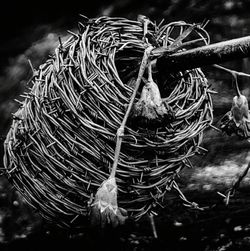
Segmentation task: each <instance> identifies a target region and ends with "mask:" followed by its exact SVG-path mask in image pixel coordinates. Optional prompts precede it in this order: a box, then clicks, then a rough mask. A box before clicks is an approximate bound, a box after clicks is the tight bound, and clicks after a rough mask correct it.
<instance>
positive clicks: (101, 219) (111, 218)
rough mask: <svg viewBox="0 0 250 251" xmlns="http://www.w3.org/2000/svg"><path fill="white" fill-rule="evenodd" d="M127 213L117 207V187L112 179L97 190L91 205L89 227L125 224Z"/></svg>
mask: <svg viewBox="0 0 250 251" xmlns="http://www.w3.org/2000/svg"><path fill="white" fill-rule="evenodd" d="M126 219H127V212H126V210H125V209H123V208H119V207H118V205H117V185H116V181H115V178H114V177H110V178H108V179H107V180H105V181H104V182H103V183H102V185H101V186H100V187H99V189H98V190H97V193H96V195H95V199H94V202H93V203H92V205H91V225H92V226H100V227H102V228H104V227H105V226H108V225H111V226H112V227H117V226H118V225H122V224H124V223H125V221H126Z"/></svg>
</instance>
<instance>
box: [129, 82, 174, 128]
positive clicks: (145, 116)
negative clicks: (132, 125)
mask: <svg viewBox="0 0 250 251" xmlns="http://www.w3.org/2000/svg"><path fill="white" fill-rule="evenodd" d="M131 116H132V118H133V119H135V118H136V119H137V121H136V122H137V123H138V121H139V124H141V125H143V124H144V125H146V126H149V125H160V124H162V122H164V120H167V119H168V120H169V119H171V118H172V117H173V113H172V112H171V109H170V107H169V106H168V105H167V104H166V103H165V102H163V101H162V98H161V94H160V91H159V88H158V86H157V84H156V83H155V82H153V81H149V82H147V83H146V84H145V85H144V86H143V89H142V92H141V97H140V99H139V100H138V101H137V102H136V103H135V105H134V107H133V110H132V114H131ZM140 122H141V123H140Z"/></svg>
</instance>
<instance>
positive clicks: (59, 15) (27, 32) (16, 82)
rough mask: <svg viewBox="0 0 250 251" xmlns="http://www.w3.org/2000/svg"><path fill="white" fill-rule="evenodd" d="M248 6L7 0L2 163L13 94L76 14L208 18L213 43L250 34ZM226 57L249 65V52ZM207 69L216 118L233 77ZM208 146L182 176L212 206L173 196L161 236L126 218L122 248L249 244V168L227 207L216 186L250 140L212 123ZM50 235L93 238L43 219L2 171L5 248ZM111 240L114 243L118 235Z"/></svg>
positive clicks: (244, 0)
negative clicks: (191, 206) (194, 207)
mask: <svg viewBox="0 0 250 251" xmlns="http://www.w3.org/2000/svg"><path fill="white" fill-rule="evenodd" d="M249 10H250V1H248V0H237V1H236V0H235V1H233V0H209V1H208V0H207V1H205V0H144V1H141V0H137V1H132V0H116V1H114V0H109V1H101V0H91V1H86V0H82V1H74V0H71V1H53V0H50V1H48V0H43V1H18V0H11V1H5V3H4V5H1V9H0V116H1V119H0V135H1V147H0V150H1V151H0V154H1V158H0V159H1V165H2V155H3V147H2V145H3V141H4V139H5V135H6V133H7V131H8V129H9V126H10V123H11V113H13V112H15V111H16V109H17V107H18V104H17V103H16V102H15V101H14V99H15V98H18V96H19V94H20V93H22V92H23V91H24V89H25V87H26V83H27V80H28V79H29V78H30V76H31V69H30V66H29V64H28V60H31V62H32V64H33V66H34V67H35V68H36V67H38V66H39V65H40V64H41V63H42V62H44V61H45V60H46V58H47V57H48V54H50V53H53V50H54V48H55V47H56V46H57V45H58V37H61V38H62V39H64V38H65V37H66V36H67V35H68V34H67V30H74V29H76V27H77V22H78V21H81V18H80V16H79V14H83V15H85V16H88V17H90V18H92V17H97V16H102V15H109V16H122V17H127V18H131V19H136V18H137V15H138V14H144V15H146V16H148V17H149V18H151V19H152V20H155V21H157V22H160V21H161V20H162V19H163V18H164V19H165V22H167V23H169V22H171V21H180V20H184V21H186V22H191V23H197V22H203V21H204V20H209V23H208V25H207V27H206V29H207V31H208V33H209V34H210V36H211V43H214V42H218V41H224V40H228V39H231V38H237V37H242V36H247V35H249V34H250V16H249ZM223 65H224V66H226V67H229V68H231V69H234V70H238V71H243V72H245V73H250V61H249V59H248V58H246V59H241V60H234V61H231V62H227V63H225V64H223ZM203 71H204V73H205V74H206V76H207V78H208V80H209V82H210V83H211V85H212V89H214V90H216V91H218V94H215V95H213V101H214V115H215V124H216V121H217V120H218V119H219V118H220V117H221V116H222V115H223V114H225V113H226V112H227V111H228V110H229V109H230V107H231V100H232V98H233V96H234V95H235V93H234V91H233V89H232V79H231V76H230V75H229V74H227V73H225V72H220V71H218V70H216V69H214V68H212V67H206V68H204V69H203ZM239 84H240V89H241V90H242V92H243V94H244V95H246V96H247V97H248V98H249V95H250V92H249V90H250V89H249V84H250V79H248V78H240V79H239ZM204 146H205V147H206V148H207V149H208V153H207V154H206V155H205V156H202V157H196V158H194V159H193V164H194V169H192V170H187V171H186V172H184V173H183V176H182V178H181V179H180V184H181V186H182V188H183V190H184V191H185V194H187V196H189V198H191V199H193V200H195V201H198V202H199V203H200V204H201V205H203V206H208V208H207V210H205V211H203V212H199V213H197V212H195V213H194V212H190V211H188V210H187V209H185V208H183V207H182V205H181V203H180V202H179V201H178V200H176V199H175V198H174V197H171V200H172V201H173V202H172V204H171V203H170V205H171V206H172V207H170V208H167V209H165V210H163V212H162V214H161V215H159V216H158V217H156V219H155V220H156V226H157V230H158V235H159V239H158V240H154V239H153V238H152V232H151V229H150V224H149V222H148V221H147V219H145V220H144V221H142V222H143V223H137V224H134V225H131V226H129V228H127V229H126V231H125V230H124V235H123V234H121V235H119V237H117V238H118V239H117V240H116V241H115V240H113V241H114V242H115V243H116V244H117V245H118V246H119V245H120V246H119V247H122V248H120V250H184V249H185V250H186V249H187V248H192V250H250V219H249V217H248V215H249V213H250V193H249V192H248V190H249V189H248V188H249V185H248V184H249V179H250V178H249V176H247V177H246V179H245V180H244V182H243V183H242V185H241V188H240V189H239V191H238V192H237V193H236V195H235V196H234V198H232V200H231V203H230V204H229V206H228V207H226V206H224V204H223V203H222V198H221V197H220V196H218V194H217V193H216V192H217V191H221V192H224V191H225V190H226V189H227V188H228V187H230V185H231V184H232V182H233V181H234V180H235V179H236V178H237V175H239V173H240V172H241V171H242V170H243V168H244V167H245V166H246V165H247V163H248V161H250V151H249V149H250V148H249V147H250V143H248V142H247V141H242V140H239V139H238V138H237V137H235V136H232V137H229V136H226V135H223V134H222V133H220V132H217V131H215V130H212V129H210V130H207V131H206V133H205V137H204ZM144 223H146V224H144ZM51 242H52V243H53V244H56V245H58V246H57V247H60V249H61V250H66V249H68V248H74V249H75V250H93V246H95V245H96V243H95V241H94V240H93V239H91V237H90V236H88V235H87V234H86V233H71V232H70V231H68V230H67V231H66V230H62V229H58V228H56V227H55V226H53V225H49V224H48V223H46V222H44V221H43V220H42V219H41V218H40V216H39V215H38V214H37V212H34V210H32V209H31V208H30V207H28V206H27V205H26V203H25V202H24V201H23V200H22V198H21V197H20V196H19V194H18V193H17V192H16V191H15V189H14V188H13V187H12V186H11V185H10V184H9V183H8V181H7V180H6V179H5V177H0V250H17V249H18V248H21V247H22V248H25V249H26V250H44V249H49V248H50V247H51V244H50V243H51ZM78 244H80V248H79V247H78V246H77V245H78ZM88 245H89V246H91V247H89V246H88ZM110 245H111V246H110V248H112V245H114V243H113V244H112V243H110ZM97 246H98V245H97ZM77 247H78V248H77ZM100 247H101V246H99V248H100ZM97 248H98V247H97ZM116 250H119V248H116Z"/></svg>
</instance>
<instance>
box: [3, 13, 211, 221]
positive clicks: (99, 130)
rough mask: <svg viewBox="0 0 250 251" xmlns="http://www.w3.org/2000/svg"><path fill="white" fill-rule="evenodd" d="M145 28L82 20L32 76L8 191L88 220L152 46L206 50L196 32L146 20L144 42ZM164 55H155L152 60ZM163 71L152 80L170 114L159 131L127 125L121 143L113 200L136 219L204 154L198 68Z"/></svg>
mask: <svg viewBox="0 0 250 251" xmlns="http://www.w3.org/2000/svg"><path fill="white" fill-rule="evenodd" d="M144 28H145V27H144V24H143V22H141V21H131V20H128V19H125V18H110V17H100V18H97V19H84V21H83V22H82V23H81V24H80V29H79V32H78V33H77V34H72V35H71V36H70V37H69V39H68V40H67V41H65V42H63V43H59V44H58V47H57V48H56V49H55V53H54V55H53V56H52V57H50V58H49V59H48V60H47V61H46V62H45V63H44V64H42V65H41V66H40V67H39V69H38V70H37V71H36V74H35V75H34V77H33V79H32V87H31V89H30V91H29V92H27V93H26V94H25V95H26V97H25V98H24V99H23V100H22V101H21V102H22V103H21V105H20V108H19V109H18V111H17V112H16V113H15V114H14V116H13V123H12V126H11V128H10V130H9V133H8V135H7V138H6V141H5V157H4V164H5V168H6V173H7V176H8V178H9V179H10V181H11V182H12V183H13V185H14V186H15V187H16V188H17V189H18V191H20V193H21V194H22V195H23V196H24V197H25V198H26V200H27V201H28V202H29V203H30V204H31V205H32V206H33V207H35V208H36V209H38V210H39V212H40V213H41V214H42V215H43V216H44V217H45V218H46V219H49V220H52V221H53V222H57V223H59V224H60V225H64V226H65V225H66V226H73V225H74V226H80V225H81V224H82V223H83V220H84V219H85V218H87V217H86V216H87V214H88V208H89V201H90V199H91V197H92V196H93V195H94V194H95V193H96V190H97V189H98V187H99V186H100V184H101V183H102V182H103V181H104V180H106V179H107V178H108V176H109V173H110V168H111V166H112V163H113V159H114V149H115V137H116V132H117V129H118V128H119V126H120V124H121V122H122V120H123V117H124V114H125V112H126V109H127V105H128V103H129V100H130V97H131V93H132V92H133V83H134V81H135V79H136V78H137V74H138V70H139V68H140V64H141V61H142V57H143V54H144V51H145V49H146V48H147V47H148V46H149V44H151V45H153V46H154V48H164V56H167V54H168V53H169V54H171V53H172V52H176V51H178V50H184V49H185V47H188V46H194V45H195V43H196V42H197V43H203V44H204V43H205V44H207V43H209V37H208V35H207V33H206V31H205V30H204V29H203V28H202V26H199V25H193V24H187V23H185V22H174V23H170V24H159V25H157V24H155V23H152V22H150V23H149V24H148V30H147V34H146V36H145V34H144V33H145V31H144ZM188 29H189V30H188ZM188 31H192V32H188ZM185 32H186V33H185ZM183 34H184V35H183ZM181 36H183V37H181ZM180 38H181V39H180ZM178 39H179V40H178ZM171 45H172V46H171ZM199 45H200V44H199ZM160 51H161V50H160ZM162 55H163V54H162V53H159V51H158V52H157V50H156V53H155V54H152V60H153V59H154V58H155V59H156V58H157V57H159V56H162ZM166 71H167V69H166ZM164 74H165V75H163V73H159V72H157V69H156V70H155V71H154V73H153V77H154V81H155V82H156V83H157V84H158V86H159V88H160V92H161V95H162V98H163V101H164V102H166V103H167V104H168V106H169V107H170V108H171V111H172V112H173V114H174V116H173V117H172V118H170V119H169V121H167V122H166V123H165V124H163V125H160V126H157V127H156V128H147V127H145V126H144V127H143V126H140V125H139V124H138V126H137V124H135V123H132V122H131V121H129V122H128V124H127V126H126V128H125V136H124V137H123V143H122V149H121V154H120V157H119V165H118V169H117V172H116V180H117V185H118V203H119V206H121V207H123V208H125V209H126V210H127V211H128V213H129V215H130V216H133V217H135V219H139V218H140V217H141V216H142V215H143V214H145V213H147V212H150V211H157V206H159V205H162V204H163V199H164V195H165V193H166V191H169V190H170V189H171V188H172V187H175V188H176V189H178V187H177V184H176V182H175V177H176V175H178V173H179V172H180V171H181V170H182V169H183V168H184V167H186V166H190V165H191V163H190V161H189V158H190V157H191V156H193V155H194V154H196V153H197V152H199V151H201V150H202V147H201V146H200V144H201V142H202V135H203V131H204V129H205V128H207V127H208V126H209V125H210V124H211V122H212V101H211V97H210V94H209V89H208V83H207V79H206V78H205V76H204V74H203V73H202V71H201V70H200V69H193V70H189V71H183V72H175V73H164ZM142 85H143V83H142ZM139 98H140V90H139V91H138V93H137V97H136V101H138V100H139Z"/></svg>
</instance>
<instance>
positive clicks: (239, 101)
mask: <svg viewBox="0 0 250 251" xmlns="http://www.w3.org/2000/svg"><path fill="white" fill-rule="evenodd" d="M231 115H232V119H233V121H234V123H235V125H236V126H237V127H239V126H240V125H241V124H242V123H244V122H245V121H248V122H250V121H249V111H248V101H247V98H246V97H245V96H244V95H240V96H235V97H234V98H233V103H232V108H231Z"/></svg>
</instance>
